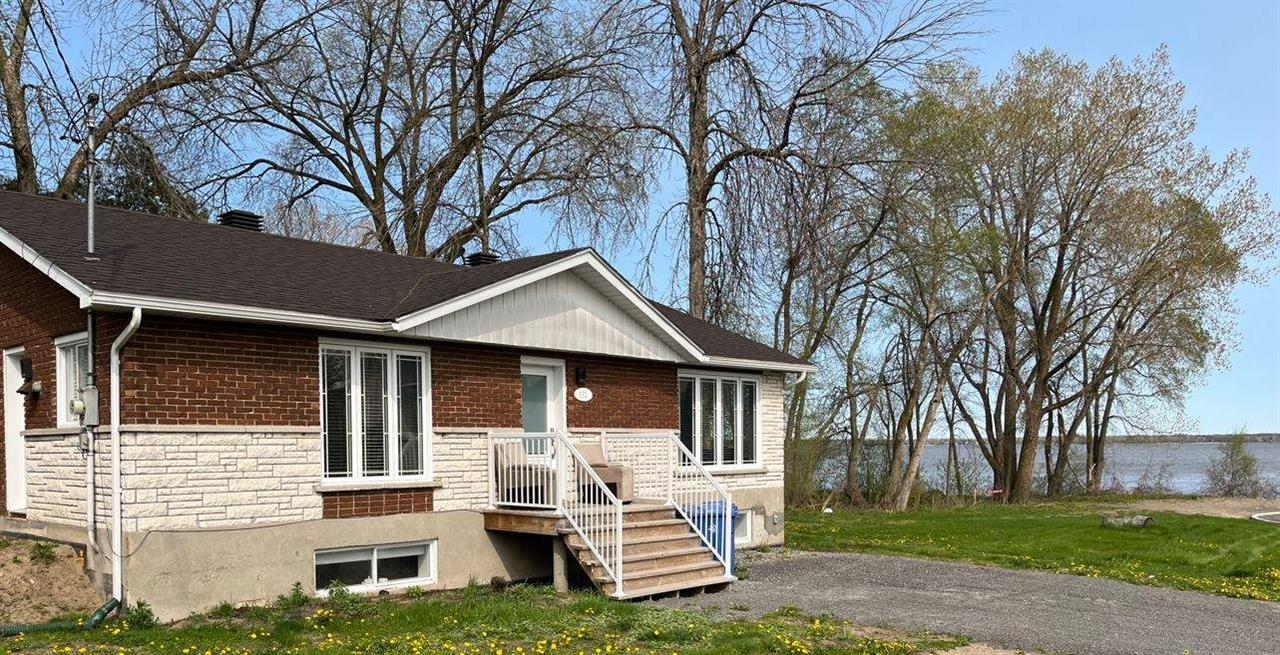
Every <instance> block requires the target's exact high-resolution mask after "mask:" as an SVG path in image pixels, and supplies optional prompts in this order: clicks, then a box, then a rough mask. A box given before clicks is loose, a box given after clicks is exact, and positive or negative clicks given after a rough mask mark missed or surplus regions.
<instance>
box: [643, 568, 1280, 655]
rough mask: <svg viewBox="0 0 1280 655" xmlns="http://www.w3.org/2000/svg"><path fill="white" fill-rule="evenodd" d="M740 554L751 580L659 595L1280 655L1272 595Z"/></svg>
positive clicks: (735, 610)
mask: <svg viewBox="0 0 1280 655" xmlns="http://www.w3.org/2000/svg"><path fill="white" fill-rule="evenodd" d="M744 562H747V565H748V570H749V579H748V580H744V581H740V582H737V583H734V584H733V585H732V586H731V587H730V588H729V589H726V590H725V591H722V592H719V593H715V594H703V595H701V596H693V597H689V598H670V599H666V600H663V601H659V602H661V603H663V604H666V605H672V606H702V607H717V608H719V609H720V610H722V611H724V612H727V613H729V614H731V615H732V614H744V613H745V614H748V615H752V616H757V615H760V614H764V613H766V612H769V611H771V610H774V609H777V608H779V607H786V606H793V607H798V608H800V609H802V610H804V611H806V612H808V613H813V614H833V615H835V616H838V617H840V618H843V619H847V620H849V621H851V622H853V623H856V624H861V625H869V626H885V627H893V628H899V629H904V630H911V631H925V630H930V631H933V632H942V633H951V634H960V635H967V636H969V637H972V638H974V639H976V640H979V641H984V642H987V643H990V644H993V645H996V646H1002V647H1005V648H1023V649H1029V650H1039V651H1052V652H1054V653H1071V654H1073V655H1134V654H1142V655H1146V654H1147V653H1150V654H1152V655H1180V654H1182V653H1186V652H1190V653H1192V654H1194V655H1207V654H1210V653H1213V654H1218V653H1221V654H1224V655H1227V654H1229V655H1244V654H1256V655H1268V654H1269V655H1277V654H1280V604H1277V603H1265V602H1258V601H1247V600H1237V599H1234V598H1223V597H1220V596H1211V595H1208V594H1200V593H1196V592H1190V591H1178V590H1174V589H1161V588H1156V587H1143V586H1139V585H1132V584H1128V583H1124V582H1116V581H1112V580H1100V579H1095V578H1084V577H1079V576H1073V575H1060V574H1056V573H1044V572H1039V571H1009V570H1005V569H999V568H993V567H987V566H976V565H971V564H957V563H952V562H933V561H926V560H917V559H910V558H905V557H889V556H882V555H858V554H849V553H799V552H791V553H774V554H767V555H761V556H755V555H752V556H750V557H749V559H744ZM744 608H748V609H745V610H744Z"/></svg>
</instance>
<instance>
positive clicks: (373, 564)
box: [315, 539, 436, 596]
mask: <svg viewBox="0 0 1280 655" xmlns="http://www.w3.org/2000/svg"><path fill="white" fill-rule="evenodd" d="M315 578H316V579H315V585H316V593H317V594H318V595H321V596H323V595H325V594H327V593H328V590H329V588H330V587H332V586H333V585H334V584H335V583H341V584H343V585H345V586H346V587H347V589H348V590H350V591H354V592H357V593H362V592H371V591H381V590H383V589H395V588H398V587H409V586H413V585H428V584H432V583H434V582H435V581H436V541H435V540H434V539H433V540H431V541H420V542H415V543H404V544H384V545H381V546H363V547H358V548H334V549H330V550H317V551H316V552H315Z"/></svg>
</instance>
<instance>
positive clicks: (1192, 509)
mask: <svg viewBox="0 0 1280 655" xmlns="http://www.w3.org/2000/svg"><path fill="white" fill-rule="evenodd" d="M1126 509H1131V510H1139V511H1144V512H1174V513H1177V514H1204V515H1206V516H1221V517H1224V518H1231V519H1247V518H1249V517H1250V516H1253V515H1254V514H1260V513H1262V512H1280V500H1262V499H1259V498H1168V499H1162V500H1140V501H1137V502H1134V503H1131V504H1129V505H1127V506H1126Z"/></svg>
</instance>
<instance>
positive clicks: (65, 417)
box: [53, 332, 89, 427]
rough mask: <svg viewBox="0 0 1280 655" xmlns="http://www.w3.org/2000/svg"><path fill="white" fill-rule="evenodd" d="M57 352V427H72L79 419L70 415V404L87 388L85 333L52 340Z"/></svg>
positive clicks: (86, 340) (87, 358) (78, 423)
mask: <svg viewBox="0 0 1280 655" xmlns="http://www.w3.org/2000/svg"><path fill="white" fill-rule="evenodd" d="M53 345H54V348H55V349H56V350H57V355H56V357H55V359H56V366H57V370H56V377H57V379H56V385H55V386H56V387H57V398H55V399H54V400H55V401H56V402H55V404H57V406H58V425H59V426H60V427H74V426H78V425H80V419H79V418H78V417H76V416H75V415H74V414H72V413H71V407H70V402H71V400H72V399H74V398H79V397H80V390H81V389H84V388H85V387H87V386H89V335H88V333H86V332H77V333H76V334H68V335H66V336H62V337H58V338H57V339H54V340H53Z"/></svg>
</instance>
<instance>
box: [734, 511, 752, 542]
mask: <svg viewBox="0 0 1280 655" xmlns="http://www.w3.org/2000/svg"><path fill="white" fill-rule="evenodd" d="M752 516H753V512H752V511H751V510H749V509H744V510H742V511H740V512H738V517H737V518H735V519H734V520H733V543H734V544H736V545H738V546H750V545H751V524H752V520H751V519H752Z"/></svg>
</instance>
